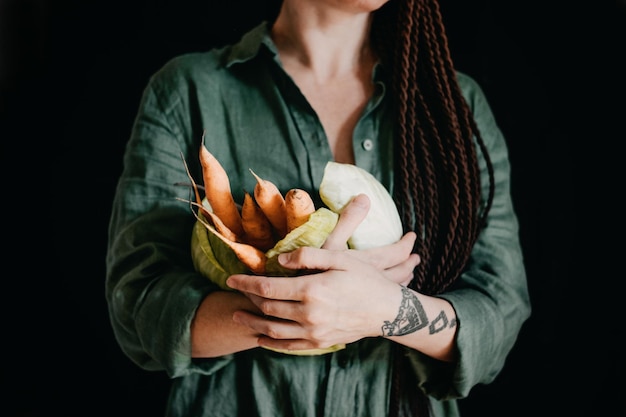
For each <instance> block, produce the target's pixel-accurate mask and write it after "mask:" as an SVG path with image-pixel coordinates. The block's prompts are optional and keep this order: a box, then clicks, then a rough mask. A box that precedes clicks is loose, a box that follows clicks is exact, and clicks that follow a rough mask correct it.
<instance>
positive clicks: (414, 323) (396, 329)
mask: <svg viewBox="0 0 626 417" xmlns="http://www.w3.org/2000/svg"><path fill="white" fill-rule="evenodd" d="M427 325H428V317H426V312H425V311H424V307H422V303H420V302H419V300H418V299H417V296H416V295H415V294H413V293H412V292H411V291H409V290H408V289H407V288H406V287H402V302H401V303H400V309H399V310H398V315H397V316H396V318H395V320H394V321H392V322H390V321H387V320H385V324H383V327H382V331H383V336H404V335H405V334H409V333H413V332H415V331H417V330H419V329H421V328H423V327H425V326H427Z"/></svg>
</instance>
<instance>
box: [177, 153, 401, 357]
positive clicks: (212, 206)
mask: <svg viewBox="0 0 626 417" xmlns="http://www.w3.org/2000/svg"><path fill="white" fill-rule="evenodd" d="M199 157H200V163H201V165H202V177H203V182H204V194H205V195H204V198H203V197H202V196H201V195H200V192H199V187H198V186H197V185H196V183H195V181H194V180H193V178H192V177H191V175H190V174H189V172H187V174H188V176H189V178H190V180H191V183H192V186H193V191H194V193H195V200H196V201H195V202H192V208H195V210H192V211H193V213H194V215H195V216H196V218H197V221H196V224H195V225H194V228H193V232H192V240H191V252H192V260H193V264H194V267H195V268H196V270H197V271H198V272H200V273H201V274H202V275H204V276H205V277H207V278H209V279H210V280H211V281H213V282H214V283H216V284H217V285H219V286H220V287H221V288H223V289H225V290H232V289H231V288H230V287H228V286H227V285H226V279H227V278H228V277H229V276H230V275H232V274H237V273H254V274H259V275H268V276H293V275H296V274H297V273H298V271H293V270H288V269H286V268H284V267H282V266H281V265H280V264H279V263H278V261H277V257H278V255H279V254H280V253H283V252H290V251H292V250H295V249H297V248H298V247H302V246H311V247H317V248H319V247H321V246H322V245H323V243H324V242H325V241H326V238H327V237H328V235H329V234H330V233H331V232H332V230H333V229H334V227H335V225H336V224H337V221H338V219H339V213H341V211H342V210H343V208H344V207H345V206H346V205H347V204H348V203H349V202H350V200H351V199H352V198H353V197H355V196H356V195H358V194H361V193H365V194H367V195H368V197H369V198H370V211H369V213H368V215H367V217H366V218H365V220H364V221H363V222H362V223H361V224H360V226H359V227H358V228H357V229H356V230H355V231H354V233H353V235H352V237H351V238H350V240H349V241H348V246H349V247H350V248H353V249H365V248H370V247H374V246H380V245H386V244H389V243H393V242H395V241H397V240H399V239H400V238H401V236H402V224H401V221H400V216H399V214H398V212H397V209H396V207H395V204H394V202H393V200H392V199H391V196H390V195H389V193H388V192H387V190H386V189H385V188H384V186H383V185H382V184H381V183H380V182H378V181H377V180H376V179H375V178H374V177H373V176H372V175H371V174H369V173H368V172H367V171H365V170H363V169H361V168H358V167H356V166H354V165H349V164H341V163H336V162H328V163H327V165H326V168H325V171H324V177H323V179H322V183H321V184H320V198H321V199H322V201H323V202H324V204H325V205H326V206H327V207H319V208H316V207H315V206H314V203H313V200H312V198H311V196H310V195H309V194H308V193H307V192H306V191H304V190H301V189H298V188H293V189H291V190H289V191H288V192H287V193H286V194H285V195H284V196H283V195H282V194H281V192H280V191H279V190H278V188H277V187H276V185H274V183H272V182H271V181H269V180H267V179H264V178H261V177H259V176H258V175H257V174H256V173H255V172H254V171H252V170H250V172H251V174H252V175H253V176H254V177H255V179H256V184H255V187H254V191H253V193H252V194H250V193H248V192H246V193H245V196H244V200H243V203H242V204H241V207H240V208H239V207H238V205H237V203H236V202H235V201H234V199H233V196H232V193H231V189H230V182H229V179H228V175H227V173H226V171H225V170H224V168H223V167H222V165H221V164H220V162H219V161H218V160H217V159H216V158H215V157H214V155H213V154H211V153H210V152H209V150H208V149H207V148H206V147H205V145H204V143H203V144H202V145H201V146H200V153H199ZM341 348H343V345H338V346H332V347H330V348H328V349H312V350H307V351H299V352H289V353H291V354H300V355H307V354H309V355H310V354H320V353H327V352H331V351H334V350H338V349H341Z"/></svg>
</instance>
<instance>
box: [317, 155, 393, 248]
mask: <svg viewBox="0 0 626 417" xmlns="http://www.w3.org/2000/svg"><path fill="white" fill-rule="evenodd" d="M319 193H320V197H321V199H322V201H323V202H324V204H326V206H328V208H330V209H331V210H332V211H334V212H335V213H339V214H340V213H341V211H342V210H343V209H344V207H345V206H346V205H347V204H348V203H349V202H350V200H352V198H354V197H356V196H357V195H358V194H367V196H368V197H369V199H370V202H371V206H370V210H369V212H368V214H367V216H366V217H365V219H364V220H363V222H362V223H361V224H360V225H359V226H358V227H357V229H356V230H355V231H354V233H353V234H352V237H350V239H349V240H348V246H349V247H350V248H353V249H369V248H373V247H378V246H384V245H388V244H391V243H395V242H397V241H398V240H400V238H401V237H402V234H403V228H402V220H401V219H400V215H399V213H398V209H397V207H396V205H395V203H394V201H393V199H392V198H391V195H390V194H389V191H387V189H386V188H385V187H384V186H383V185H382V184H381V183H380V182H379V181H378V180H377V179H376V177H374V176H373V175H372V174H370V173H369V172H367V171H365V170H364V169H362V168H359V167H357V166H356V165H351V164H342V163H338V162H333V161H330V162H328V163H327V164H326V168H325V169H324V176H323V178H322V183H321V184H320V191H319Z"/></svg>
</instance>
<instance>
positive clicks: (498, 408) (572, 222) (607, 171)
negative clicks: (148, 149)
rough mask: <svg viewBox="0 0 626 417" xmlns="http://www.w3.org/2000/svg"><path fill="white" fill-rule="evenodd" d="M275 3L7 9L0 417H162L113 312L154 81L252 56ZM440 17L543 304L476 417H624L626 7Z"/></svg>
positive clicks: (162, 1) (42, 3)
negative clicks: (126, 195)
mask: <svg viewBox="0 0 626 417" xmlns="http://www.w3.org/2000/svg"><path fill="white" fill-rule="evenodd" d="M273 3H274V2H273V1H270V0H265V1H253V0H229V1H228V2H224V1H222V2H217V1H209V0H205V1H199V0H197V1H193V0H177V1H173V0H152V1H151V0H144V1H125V2H122V1H114V0H111V1H104V0H100V1H97V0H74V1H70V0H54V1H53V0H48V1H46V0H0V144H1V145H0V146H1V147H2V148H1V152H0V155H1V158H2V160H1V167H2V173H3V176H2V179H3V181H2V183H1V184H2V185H1V188H0V189H1V190H2V193H3V204H2V214H3V219H4V220H5V221H4V222H3V223H4V229H5V233H4V235H3V236H4V237H5V239H4V241H5V246H4V247H5V248H7V249H8V251H7V249H5V250H4V251H3V253H4V254H5V255H4V256H3V257H2V259H3V270H4V271H5V272H4V273H3V278H2V283H3V294H4V297H3V303H2V312H1V313H2V316H1V317H2V334H3V337H2V340H3V342H2V345H3V354H2V357H3V359H4V360H3V363H2V365H0V369H1V374H0V375H1V378H2V383H3V385H2V386H3V387H5V388H4V391H3V392H2V397H3V399H2V401H1V402H0V406H1V407H2V408H3V409H1V410H0V415H3V416H6V417H56V416H64V417H83V416H90V417H93V416H95V417H97V416H116V417H125V416H129V417H130V416H133V417H143V416H146V417H151V416H160V415H162V409H163V405H164V403H165V400H166V392H167V387H168V384H169V381H168V379H167V378H166V377H165V375H163V374H161V373H150V372H147V371H142V370H140V369H139V368H137V367H136V366H135V365H133V364H132V363H131V362H130V361H129V360H128V359H127V358H126V357H125V356H124V355H123V354H122V353H121V351H120V349H119V347H118V346H117V344H116V342H115V340H114V337H113V334H112V331H111V328H110V325H109V321H108V316H107V311H106V304H105V301H104V254H105V246H106V227H107V221H108V215H109V208H110V204H111V201H112V196H113V190H114V187H115V182H116V180H117V176H118V175H119V173H120V171H121V160H122V152H123V148H124V146H125V142H126V140H127V138H128V136H129V132H130V127H131V123H132V120H133V117H134V113H135V111H136V108H137V105H138V102H139V98H140V95H141V91H142V89H143V87H144V86H145V84H146V82H147V79H148V77H149V76H150V74H152V73H153V72H154V71H156V70H157V69H158V68H159V67H160V66H161V65H162V64H163V63H164V62H165V61H166V60H167V59H169V58H170V57H172V56H173V55H176V54H179V53H182V52H187V51H193V50H204V49H207V48H209V47H212V46H217V45H220V44H223V43H226V42H228V41H233V40H236V39H237V38H238V37H239V35H240V34H241V33H242V32H243V31H244V30H246V29H248V28H250V27H251V26H252V25H254V24H256V23H257V22H258V21H259V20H260V19H261V18H262V17H263V16H265V15H266V14H267V12H266V9H267V7H268V5H271V4H273ZM441 5H442V12H443V13H444V18H445V20H446V24H447V27H448V31H449V40H450V45H451V48H452V52H453V58H454V60H455V62H456V64H457V67H458V68H459V69H461V70H463V71H465V72H467V73H469V74H470V75H472V76H474V77H475V78H476V79H477V80H478V82H479V83H480V84H481V85H482V86H483V88H484V90H485V92H486V94H487V96H488V99H489V100H490V102H491V104H492V107H493V110H494V112H495V114H496V117H497V119H498V121H499V123H500V126H501V128H502V130H503V131H504V134H505V136H506V138H507V140H508V143H509V147H510V154H511V162H512V167H513V174H512V175H513V197H514V199H515V203H516V206H517V211H518V215H519V218H520V222H521V237H522V243H523V248H524V252H525V256H526V261H527V272H528V282H529V286H530V291H531V297H532V304H533V316H532V317H531V319H530V320H529V321H528V322H527V323H526V324H525V326H524V328H523V330H522V332H521V334H520V336H519V339H518V343H517V344H516V346H515V347H514V349H513V351H512V352H511V355H510V357H509V360H508V361H507V363H506V366H505V368H504V370H503V371H502V373H501V374H500V375H499V376H498V377H497V379H496V380H495V381H494V382H493V383H492V384H490V385H488V386H477V387H476V388H475V389H474V390H473V391H472V393H471V396H470V398H469V399H466V400H463V401H462V402H461V406H462V408H463V411H464V416H465V417H478V416H480V417H496V416H497V417H502V416H507V417H516V416H529V415H542V416H543V415H546V416H557V415H558V416H565V415H567V416H594V417H595V416H609V417H612V416H622V417H623V416H626V404H625V402H626V400H625V398H626V385H625V383H624V381H625V380H626V379H625V377H624V373H625V371H626V366H625V360H624V357H625V353H624V352H625V350H624V347H623V344H622V343H620V342H619V340H620V339H621V337H620V334H621V333H622V329H623V322H624V320H623V319H622V318H621V315H620V314H619V313H618V308H617V298H618V297H617V291H618V289H620V288H621V287H622V286H623V285H622V284H621V281H622V280H624V278H625V277H624V272H623V268H621V267H620V268H617V261H619V260H621V258H623V255H622V253H621V251H622V250H623V246H624V237H623V233H622V232H621V230H622V227H621V226H622V221H621V216H622V215H623V210H621V209H622V207H623V203H622V202H621V200H622V198H623V196H622V195H621V194H623V192H624V186H623V185H622V184H621V183H620V181H621V178H623V174H622V175H620V174H618V173H619V172H620V171H621V170H620V168H621V164H620V162H621V159H622V158H621V155H622V147H623V142H624V141H625V139H626V133H625V132H626V130H625V129H624V127H623V123H624V121H625V119H626V106H625V105H624V103H625V99H624V97H626V95H625V94H626V88H625V78H626V76H625V74H626V72H625V71H626V66H625V65H624V64H623V63H622V60H623V58H624V55H625V52H626V38H625V36H626V2H625V1H624V0H619V1H618V0H616V1H600V0H589V1H582V2H573V1H551V0H534V1H524V2H510V1H488V0H464V1H463V0H442V1H441ZM618 338H619V339H618ZM486 343H489V341H486Z"/></svg>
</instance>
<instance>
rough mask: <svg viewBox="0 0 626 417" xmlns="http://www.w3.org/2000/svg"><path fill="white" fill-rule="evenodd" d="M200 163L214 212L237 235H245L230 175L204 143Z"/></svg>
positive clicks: (206, 195) (206, 192) (207, 194)
mask: <svg viewBox="0 0 626 417" xmlns="http://www.w3.org/2000/svg"><path fill="white" fill-rule="evenodd" d="M203 139H204V138H203ZM203 142H204V140H203ZM200 163H201V164H202V178H203V179H204V192H205V197H206V199H207V201H208V202H209V204H210V205H211V208H212V209H213V212H214V213H215V214H216V215H217V217H219V218H220V220H222V222H224V224H225V225H226V226H227V227H228V228H229V229H230V230H232V232H233V233H235V234H236V235H241V234H243V228H242V226H241V215H240V214H239V210H238V209H237V205H236V204H235V200H234V199H233V195H232V194H231V190H230V180H229V179H228V174H227V173H226V171H225V170H224V167H223V166H222V164H220V162H219V161H218V160H217V159H216V158H215V156H213V154H212V153H211V152H209V150H208V149H207V148H206V146H204V143H202V145H200Z"/></svg>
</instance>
